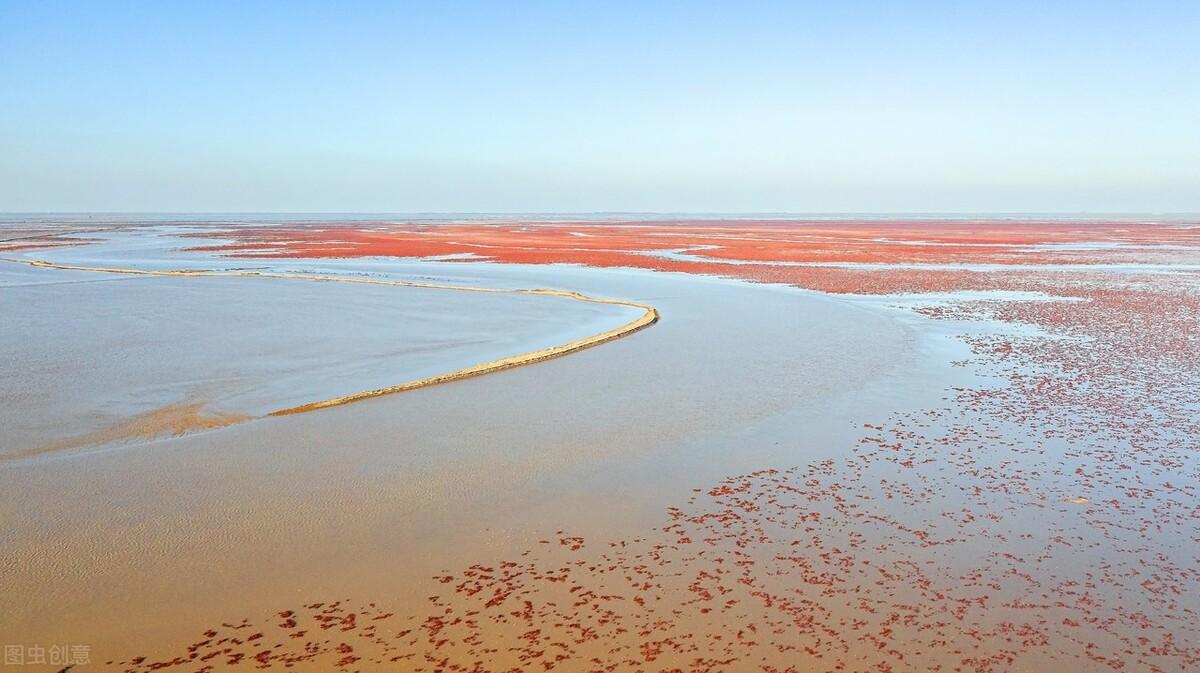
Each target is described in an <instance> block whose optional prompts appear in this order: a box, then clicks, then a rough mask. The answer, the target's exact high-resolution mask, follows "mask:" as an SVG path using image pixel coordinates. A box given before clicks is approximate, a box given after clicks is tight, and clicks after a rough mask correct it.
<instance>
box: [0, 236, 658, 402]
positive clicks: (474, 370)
mask: <svg viewBox="0 0 1200 673" xmlns="http://www.w3.org/2000/svg"><path fill="white" fill-rule="evenodd" d="M3 261H7V262H14V263H17V264H28V265H30V266H36V267H42V268H50V269H62V270H66V271H93V272H101V273H124V274H133V275H141V276H245V277H257V278H288V279H297V280H310V281H318V282H335V283H357V284H361V285H391V286H396V287H415V288H424V289H434V290H458V291H461V292H494V293H497V294H535V295H548V296H555V297H566V298H568V299H573V300H575V301H581V302H587V303H592V304H613V305H616V306H629V307H631V308H638V309H641V310H642V315H640V316H639V317H637V318H635V319H634V320H631V321H629V322H627V323H625V324H624V325H621V326H619V327H614V328H613V329H610V330H606V331H604V332H600V333H598V334H593V335H591V336H587V337H584V338H582V339H576V340H574V341H569V342H567V343H564V344H559V345H557V346H551V347H549V348H542V349H539V350H535V351H530V352H528V353H522V354H519V355H511V356H509V357H505V358H500V359H498V360H491V361H489V362H483V363H481V364H477V365H472V366H470V367H464V368H462V369H456V370H454V371H451V372H446V373H444V374H438V375H435V376H429V377H426V378H423V379H416V380H414V381H407V382H405V383H400V384H397V385H394V386H387V387H386V388H377V389H374V390H364V391H362V392H357V393H352V394H350V395H343V396H341V397H334V398H331V399H327V400H319V401H316V402H309V403H307V404H301V405H299V406H294V407H287V408H284V409H277V410H275V411H272V412H270V413H268V414H267V416H288V415H291V414H302V413H305V412H309V411H316V410H318V409H325V408H328V407H336V406H340V405H343V404H349V403H351V402H358V401H359V400H365V399H368V398H372V397H380V396H383V395H391V394H393V393H403V392H407V391H410V390H416V389H417V388H425V387H427V386H435V385H438V384H441V383H449V382H451V381H459V380H462V379H468V378H472V377H475V376H483V375H484V374H490V373H492V372H498V371H500V370H502V369H512V368H513V367H520V366H522V365H529V364H534V363H535V362H542V361H544V360H550V359H552V358H557V357H561V356H563V355H567V354H569V353H574V352H576V351H580V350H583V349H584V348H590V347H592V346H598V345H600V344H602V343H605V342H608V341H613V340H615V339H619V338H621V337H623V336H628V335H630V334H633V333H634V332H636V331H638V330H640V329H644V328H646V327H649V326H650V325H653V324H654V323H656V322H658V309H656V308H654V307H653V306H650V305H648V304H640V303H638V302H633V301H626V300H622V299H601V298H599V297H589V296H588V295H585V294H581V293H579V292H572V291H568V290H549V289H505V288H492V287H472V286H465V285H442V284H438V283H420V282H415V281H406V280H377V279H367V278H344V277H340V276H323V275H311V274H295V273H273V272H260V271H206V270H202V269H174V270H172V269H167V270H145V269H124V268H108V267H90V266H75V265H70V264H56V263H54V262H47V261H44V260H28V259H12V258H5V259H4V260H3Z"/></svg>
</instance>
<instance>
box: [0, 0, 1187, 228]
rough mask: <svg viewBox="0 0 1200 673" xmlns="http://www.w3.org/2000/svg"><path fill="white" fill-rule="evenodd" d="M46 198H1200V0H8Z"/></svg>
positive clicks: (2, 164)
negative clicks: (626, 0) (407, 0)
mask: <svg viewBox="0 0 1200 673" xmlns="http://www.w3.org/2000/svg"><path fill="white" fill-rule="evenodd" d="M1047 5H1052V6H1047ZM46 210H49V211H392V212H396V211H410V212H411V211H457V212H462V211H493V212H494V211H523V212H529V211H597V210H627V211H635V210H636V211H673V212H679V211H707V212H739V211H760V212H761V211H790V212H836V211H843V212H902V211H925V212H929V211H938V212H952V211H957V212H967V211H1004V212H1016V211H1071V212H1078V211H1091V212H1172V211H1173V212H1181V211H1189V212H1200V2H1194V1H1193V2H1153V1H1150V2H1105V1H1103V0H1096V1H1094V2H1077V3H1076V2H1064V3H1045V2H996V3H973V2H908V3H895V2H872V3H862V2H848V3H829V2H814V3H734V2H729V3H714V2H687V3H674V2H668V3H622V2H603V3H587V4H585V3H577V2H561V3H560V2H534V3H523V2H512V3H509V2H490V3H440V2H430V3H383V2H380V3H374V2H341V3H303V2H280V3H270V2H230V3H225V2H200V3H184V2H178V3H176V2H163V3H145V2H119V1H118V2H95V3H87V2H61V3H49V2H47V3H40V2H12V1H9V0H0V211H46Z"/></svg>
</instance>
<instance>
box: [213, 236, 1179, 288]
mask: <svg viewBox="0 0 1200 673" xmlns="http://www.w3.org/2000/svg"><path fill="white" fill-rule="evenodd" d="M193 236H195V237H198V238H213V237H219V238H222V239H226V240H227V241H229V242H226V243H222V244H217V245H202V246H197V247H195V248H192V249H193V250H196V251H206V252H219V253H223V254H226V255H228V256H231V257H246V258H264V257H266V258H273V257H284V258H324V257H338V258H354V257H375V256H384V257H418V258H420V257H443V256H447V255H454V256H462V255H464V254H469V256H470V257H469V258H466V259H462V258H460V259H456V260H454V261H469V260H474V259H478V260H486V261H492V262H507V263H520V264H584V265H587V266H595V267H630V268H641V269H651V270H657V271H676V272H684V273H695V274H708V275H719V276H727V277H732V278H740V279H744V280H750V281H757V282H768V283H787V284H791V285H796V286H798V287H804V288H808V289H814V290H821V291H825V292H834V293H855V294H885V293H894V292H945V291H953V290H961V289H997V288H999V287H1000V286H1001V285H1002V284H1003V283H1002V282H1001V281H997V280H996V279H995V278H994V277H993V275H991V274H988V273H981V272H979V271H978V270H971V269H970V265H980V264H986V265H999V266H1000V267H1004V266H1010V267H1013V272H1014V273H1015V272H1017V271H1018V270H1019V269H1025V268H1027V267H1028V266H1030V265H1034V266H1037V265H1046V264H1056V265H1076V266H1082V265H1094V264H1171V263H1188V262H1191V263H1194V262H1195V261H1196V259H1197V257H1198V256H1200V227H1194V226H1182V225H1180V224H1163V223H1139V222H1101V221H1098V222H1061V221H1045V222H1038V221H1028V222H1026V221H1020V222H1016V221H941V220H932V221H930V220H916V221H861V222H850V221H828V222H821V221H808V220H806V221H797V222H780V221H736V222H733V221H720V220H718V221H692V220H689V221H681V222H655V223H635V222H603V223H595V222H576V223H572V222H563V223H518V224H414V223H407V224H380V223H372V224H352V223H339V224H317V225H304V226H302V225H291V226H273V227H259V228H233V229H228V230H219V231H216V232H213V233H204V234H194V235H193ZM861 265H870V266H865V267H864V266H861ZM888 265H891V266H888ZM920 265H942V266H941V267H935V268H920ZM955 265H959V266H963V267H965V268H953V267H954V266H955ZM1017 265H1020V267H1018V266H1017ZM946 266H949V267H950V268H945V267H946Z"/></svg>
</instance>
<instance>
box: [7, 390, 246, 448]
mask: <svg viewBox="0 0 1200 673" xmlns="http://www.w3.org/2000/svg"><path fill="white" fill-rule="evenodd" d="M248 420H251V417H250V416H245V415H242V414H231V413H220V412H208V413H206V412H205V411H204V403H202V402H184V403H179V404H168V405H166V406H163V407H159V408H157V409H152V410H150V411H147V412H145V413H142V414H138V415H137V416H134V417H132V418H128V419H125V420H123V421H120V422H118V423H114V424H113V425H110V426H108V427H106V428H102V429H100V430H96V431H94V432H88V433H84V434H82V435H76V436H75V437H68V438H67V439H61V440H58V441H56V442H51V443H49V444H43V445H41V446H36V447H33V448H31V449H28V450H25V451H20V452H17V453H9V454H5V455H4V456H3V458H4V459H6V460H15V459H19V458H30V457H32V456H37V455H41V454H44V453H52V452H55V451H64V450H66V449H77V448H80V447H84V446H94V445H96V444H111V443H114V442H123V441H129V440H144V441H148V440H151V439H156V438H158V437H165V436H168V435H169V436H174V437H179V436H182V435H185V434H187V433H189V432H196V431H199V430H212V429H214V428H222V427H225V426H226V425H233V424H234V423H242V422H244V421H248Z"/></svg>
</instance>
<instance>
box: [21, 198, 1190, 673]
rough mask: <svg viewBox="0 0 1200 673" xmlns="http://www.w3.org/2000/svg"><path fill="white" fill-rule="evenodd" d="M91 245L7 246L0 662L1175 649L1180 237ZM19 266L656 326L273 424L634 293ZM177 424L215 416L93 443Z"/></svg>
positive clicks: (566, 665) (714, 236)
mask: <svg viewBox="0 0 1200 673" xmlns="http://www.w3.org/2000/svg"><path fill="white" fill-rule="evenodd" d="M114 226H115V230H114V231H104V232H97V233H88V234H74V233H69V232H68V233H67V234H65V235H63V236H58V237H56V239H58V240H56V242H55V245H54V246H53V247H50V246H39V245H34V246H33V247H24V246H22V247H20V248H17V247H15V246H14V247H13V249H12V250H11V251H8V252H3V253H0V256H4V257H6V258H8V261H6V262H4V263H3V264H2V265H0V274H2V275H0V306H2V307H3V310H4V314H5V316H6V318H7V319H6V321H5V326H4V329H3V330H2V331H0V352H3V353H4V356H5V362H6V363H7V372H6V376H5V378H4V382H3V384H0V394H3V397H4V402H5V403H4V405H3V407H4V411H3V413H4V414H5V416H4V417H3V421H4V426H3V427H4V428H5V429H4V434H3V436H2V437H0V439H2V440H3V441H2V443H0V446H2V447H3V449H2V451H0V453H9V454H14V455H12V456H10V458H9V459H7V460H5V459H4V458H3V456H2V455H0V511H2V512H3V514H4V525H3V528H2V529H0V543H2V545H3V549H4V550H5V557H6V562H5V563H4V565H3V566H2V567H0V579H2V580H3V585H4V586H5V587H6V589H7V590H6V592H5V594H4V596H2V597H0V601H3V605H0V631H2V632H3V633H5V634H6V636H8V637H10V639H11V640H13V641H14V642H30V643H37V642H46V643H50V642H63V643H68V642H69V643H85V644H87V645H89V646H90V647H91V648H92V649H91V651H92V653H93V655H92V657H93V662H92V663H93V665H96V666H97V667H99V668H104V669H106V670H107V669H111V670H130V671H143V670H157V669H162V668H167V669H174V670H216V669H221V670H223V669H227V668H228V669H236V668H245V669H247V670H249V669H250V668H255V667H259V666H264V667H289V668H295V669H299V670H347V671H351V670H429V671H433V670H472V669H474V670H496V671H500V670H512V669H520V670H526V669H527V670H545V669H546V666H547V664H549V665H550V667H551V668H557V669H560V670H646V671H659V670H691V671H700V670H709V671H719V670H764V671H784V670H794V671H824V670H835V669H837V670H853V671H868V670H896V671H902V670H922V671H924V670H945V671H952V670H961V671H1005V670H1025V671H1056V670H1062V668H1063V667H1064V666H1067V667H1073V668H1075V669H1077V670H1109V669H1117V670H1120V669H1121V668H1122V667H1125V670H1155V671H1186V670H1189V668H1190V667H1193V666H1195V665H1197V663H1198V662H1200V658H1198V657H1200V652H1198V651H1197V650H1196V647H1195V645H1194V643H1196V642H1200V620H1198V619H1197V617H1196V615H1197V614H1200V604H1197V602H1196V598H1195V596H1197V595H1200V587H1197V586H1196V584H1197V582H1200V579H1198V578H1197V577H1196V576H1195V574H1194V573H1193V572H1192V570H1191V568H1194V567H1195V565H1196V563H1200V558H1197V556H1196V554H1197V552H1196V549H1197V548H1198V547H1197V545H1198V544H1200V510H1197V508H1196V505H1195V497H1196V489H1197V488H1198V487H1200V484H1198V482H1200V472H1198V465H1200V461H1198V460H1197V449H1200V446H1198V445H1197V444H1196V439H1195V438H1196V437H1197V436H1198V434H1197V431H1198V430H1200V427H1198V426H1200V406H1198V403H1197V401H1196V400H1197V396H1196V395H1195V394H1194V393H1195V387H1194V382H1195V381H1196V380H1200V379H1198V378H1197V374H1198V373H1200V372H1196V370H1195V369H1196V363H1197V362H1200V357H1197V356H1198V355H1200V343H1198V341H1197V339H1198V336H1197V332H1196V330H1195V325H1196V324H1197V320H1198V319H1200V310H1198V306H1200V278H1198V276H1197V274H1196V272H1195V271H1194V268H1193V267H1194V264H1195V262H1196V261H1197V258H1198V257H1200V255H1198V254H1197V250H1198V249H1200V244H1198V243H1197V238H1198V232H1200V228H1197V226H1196V225H1195V224H1193V223H1188V222H1170V223H1142V222H1138V223H1130V222H1109V223H1095V222H1086V223H1077V222H1030V223H1018V224H1013V223H1011V222H994V221H993V222H986V221H985V222H962V223H945V222H867V223H852V222H851V223H846V222H837V223H830V222H746V221H716V222H672V223H647V222H549V223H547V222H512V223H483V224H481V223H457V222H456V223H446V222H415V223H414V222H336V223H320V222H318V223H263V222H250V223H232V222H184V223H162V222H157V223H145V224H138V225H137V226H134V225H132V224H131V223H128V222H123V223H117V224H116V225H114ZM73 237H75V238H80V239H84V238H86V239H87V240H80V241H79V244H77V245H70V246H65V245H62V244H61V243H62V240H61V239H62V238H68V239H70V238H73ZM1082 241H1091V242H1094V244H1093V245H1083V244H1081V242H1082ZM663 250H670V251H680V250H687V251H690V252H688V253H687V255H686V256H685V257H681V256H679V255H678V254H677V255H676V256H675V257H671V256H668V255H662V254H652V253H655V251H663ZM830 250H833V251H835V253H832V254H831V253H830V252H829V251H830ZM467 252H470V253H471V254H470V255H469V256H468V255H466V253H467ZM731 259H732V260H735V261H756V262H761V263H755V264H731V263H728V261H729V260H731ZM31 261H42V262H46V263H51V264H56V265H59V266H74V267H91V268H109V269H112V268H122V269H140V270H157V271H164V270H172V269H177V270H178V269H186V270H193V271H194V270H201V271H205V272H230V271H235V272H241V271H245V270H247V269H252V270H254V271H255V272H259V273H261V272H270V273H280V274H292V275H298V276H304V275H308V276H317V275H320V276H330V277H342V278H356V279H373V280H381V281H404V282H420V283H432V284H439V285H455V286H463V287H483V288H495V289H521V288H546V289H553V290H560V291H570V292H579V293H583V294H584V295H587V296H589V297H600V298H609V299H619V300H624V301H630V302H636V303H638V304H644V305H648V306H653V307H654V308H655V309H656V310H657V311H658V313H659V316H660V317H659V320H658V322H657V323H655V324H653V325H652V326H650V327H648V328H646V329H641V330H639V331H637V332H636V333H632V334H629V335H628V336H625V337H623V338H619V339H615V340H612V341H609V342H607V343H604V344H602V345H598V346H595V347H592V348H588V349H586V350H580V351H578V352H573V353H571V354H569V355H566V356H563V357H559V358H555V359H553V360H549V361H545V362H538V363H537V364H531V365H529V366H523V367H517V368H512V369H507V370H504V371H499V372H495V373H490V374H487V375H485V376H479V377H475V378H471V379H467V380H461V381H455V382H453V383H448V384H445V385H439V386H432V387H427V388H422V389H419V390H413V391H410V392H405V393H401V394H397V395H387V396H381V397H377V398H373V399H367V400H363V401H360V402H355V403H354V404H347V405H343V406H338V407H334V408H329V409H321V410H318V411H314V412H311V413H304V414H297V415H292V416H282V417H272V416H270V415H269V413H270V411H272V410H274V409H279V408H284V407H287V406H290V405H294V404H299V403H303V402H306V401H310V400H313V399H322V398H325V397H333V396H337V395H344V394H348V393H353V392H355V391H358V390H366V389H371V388H376V387H380V386H386V385H391V384H394V383H397V382H400V381H404V380H409V379H414V378H420V377H423V376H428V375H430V374H436V373H438V372H439V371H448V370H453V369H456V368H459V367H462V366H466V365H469V364H471V363H473V362H478V361H485V360H490V359H494V358H497V357H504V356H507V355H512V354H516V353H521V352H527V351H530V350H536V349H539V348H545V347H548V346H552V345H554V344H557V343H562V342H564V341H570V340H572V339H578V338H581V337H583V336H586V335H587V334H591V333H596V332H602V331H604V330H608V329H612V328H614V327H616V326H619V325H621V324H623V323H625V322H627V321H629V320H631V319H633V318H634V317H636V311H635V310H633V309H631V308H629V307H622V306H615V305H608V304H581V303H580V302H576V301H571V300H569V299H565V298H562V297H558V296H552V295H551V296H544V295H520V294H510V293H470V292H454V291H447V290H437V289H430V288H416V287H396V286H375V285H363V284H350V283H338V282H320V281H315V280H312V279H311V278H310V279H304V278H298V279H294V278H263V277H227V276H205V275H198V276H142V275H121V274H113V273H107V272H97V271H86V270H79V269H63V268H45V267H33V266H30V265H29V262H31ZM801 263H803V266H797V264H801ZM978 264H986V265H988V266H986V267H983V270H980V268H979V267H977V266H975V267H973V266H971V265H978ZM1006 264H1008V265H1011V267H1012V268H1011V270H1005V268H1001V269H995V268H994V266H996V265H1000V266H1002V267H1003V265H1006ZM856 265H861V266H856ZM922 265H925V266H922ZM1042 266H1044V267H1045V270H1043V271H1038V270H1037V269H1039V268H1041V267H1042ZM1148 266H1149V267H1152V268H1149V269H1147V268H1146V267H1148ZM1063 267H1066V268H1063ZM1031 269H1032V270H1031ZM179 405H184V406H187V405H199V406H198V407H196V409H198V410H199V411H197V413H199V414H200V415H201V416H204V414H208V415H209V416H211V417H217V418H225V417H228V418H229V419H231V420H230V422H229V423H211V424H208V425H204V424H200V425H199V426H195V427H193V426H188V427H178V426H176V425H172V424H170V423H167V424H166V425H165V426H164V427H165V429H160V430H158V431H146V432H141V433H137V432H134V433H127V434H125V435H121V436H113V435H105V434H103V430H104V429H105V428H111V427H113V426H115V425H120V424H121V423H122V422H123V421H128V420H129V419H134V418H138V417H140V416H141V415H144V414H145V413H146V412H149V411H153V410H155V409H162V408H169V407H172V406H175V407H178V406H179ZM97 433H99V434H97ZM72 440H73V441H72ZM64 442H66V443H67V444H68V445H64V444H63V443H64ZM30 447H35V448H37V447H41V448H42V449H44V450H35V451H32V452H31V451H30V450H29V448H30ZM47 447H48V448H47ZM10 634H11V635H10Z"/></svg>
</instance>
